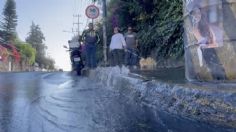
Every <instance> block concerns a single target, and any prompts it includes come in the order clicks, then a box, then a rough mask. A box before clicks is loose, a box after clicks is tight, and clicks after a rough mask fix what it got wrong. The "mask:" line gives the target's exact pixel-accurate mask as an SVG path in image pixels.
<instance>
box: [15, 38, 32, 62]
mask: <svg viewBox="0 0 236 132" xmlns="http://www.w3.org/2000/svg"><path fill="white" fill-rule="evenodd" d="M15 45H16V47H17V49H18V50H19V51H20V54H21V60H22V61H26V62H27V63H28V64H30V65H32V64H34V63H35V56H36V50H35V49H34V48H33V47H32V46H31V45H30V44H28V43H26V42H22V41H20V40H19V39H17V40H15Z"/></svg>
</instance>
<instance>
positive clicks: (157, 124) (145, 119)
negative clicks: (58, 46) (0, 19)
mask: <svg viewBox="0 0 236 132" xmlns="http://www.w3.org/2000/svg"><path fill="white" fill-rule="evenodd" d="M183 131H192V132H197V131H201V132H210V131H212V132H222V131H226V132H233V131H234V129H232V128H224V127H220V126H216V125H212V124H208V123H203V122H198V121H192V120H190V119H187V118H186V119H185V118H184V119H183V118H180V117H176V116H173V115H169V114H168V113H165V112H163V111H162V112H161V111H157V112H155V113H153V112H152V111H149V109H148V107H141V105H140V104H139V102H138V101H135V99H130V98H129V97H127V96H125V95H123V94H122V93H119V92H117V91H114V90H113V89H112V88H107V87H104V86H103V85H102V84H100V83H98V82H93V81H92V80H90V79H89V78H86V77H77V76H74V75H71V74H70V73H67V72H58V73H40V72H38V73H2V74H1V75H0V132H183Z"/></svg>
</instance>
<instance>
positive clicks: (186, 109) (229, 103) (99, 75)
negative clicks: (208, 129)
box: [89, 67, 236, 127]
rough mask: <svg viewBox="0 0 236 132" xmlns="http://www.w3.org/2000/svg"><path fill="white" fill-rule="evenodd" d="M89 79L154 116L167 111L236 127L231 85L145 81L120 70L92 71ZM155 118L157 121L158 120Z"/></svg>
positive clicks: (235, 94) (235, 97)
mask: <svg viewBox="0 0 236 132" xmlns="http://www.w3.org/2000/svg"><path fill="white" fill-rule="evenodd" d="M89 78H91V79H92V80H94V81H97V82H100V83H102V84H103V85H104V86H106V87H108V88H109V89H113V90H115V91H117V92H119V93H120V94H122V95H124V96H125V97H127V98H129V99H131V100H133V102H134V103H138V104H140V105H141V106H143V107H148V108H150V111H151V112H152V113H155V112H156V111H164V112H167V113H170V114H173V115H178V116H181V117H186V118H190V119H194V120H199V121H204V122H205V121H206V122H208V123H213V124H219V125H223V126H230V127H236V90H235V89H233V86H231V87H230V86H228V85H229V84H227V85H226V86H225V85H224V84H221V85H218V87H215V86H216V85H214V84H209V85H207V86H203V85H200V86H199V85H193V84H173V83H166V82H160V81H156V80H144V79H142V77H141V76H139V75H135V74H132V73H130V72H129V70H128V69H126V68H122V69H121V70H120V68H119V67H113V68H111V67H110V68H97V69H95V70H91V71H90V72H89ZM223 87H225V88H223ZM154 115H155V114H154ZM154 118H155V119H157V120H158V117H154Z"/></svg>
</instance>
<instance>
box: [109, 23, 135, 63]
mask: <svg viewBox="0 0 236 132" xmlns="http://www.w3.org/2000/svg"><path fill="white" fill-rule="evenodd" d="M132 30H133V29H132V27H131V26H129V27H128V32H127V33H125V35H123V34H121V33H120V31H119V28H118V27H115V28H114V34H113V36H112V38H111V43H110V46H109V51H110V65H111V66H117V65H118V66H122V65H126V66H131V67H136V65H137V60H138V48H137V46H138V39H137V35H136V33H135V32H133V31H132Z"/></svg>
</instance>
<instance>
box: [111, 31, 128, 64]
mask: <svg viewBox="0 0 236 132" xmlns="http://www.w3.org/2000/svg"><path fill="white" fill-rule="evenodd" d="M125 47H126V42H125V39H124V36H123V34H121V33H119V28H118V27H115V28H114V34H113V35H112V38H111V43H110V47H109V49H110V57H111V58H110V60H111V66H117V65H118V66H120V67H121V66H122V64H123V60H124V59H123V58H124V49H125Z"/></svg>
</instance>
